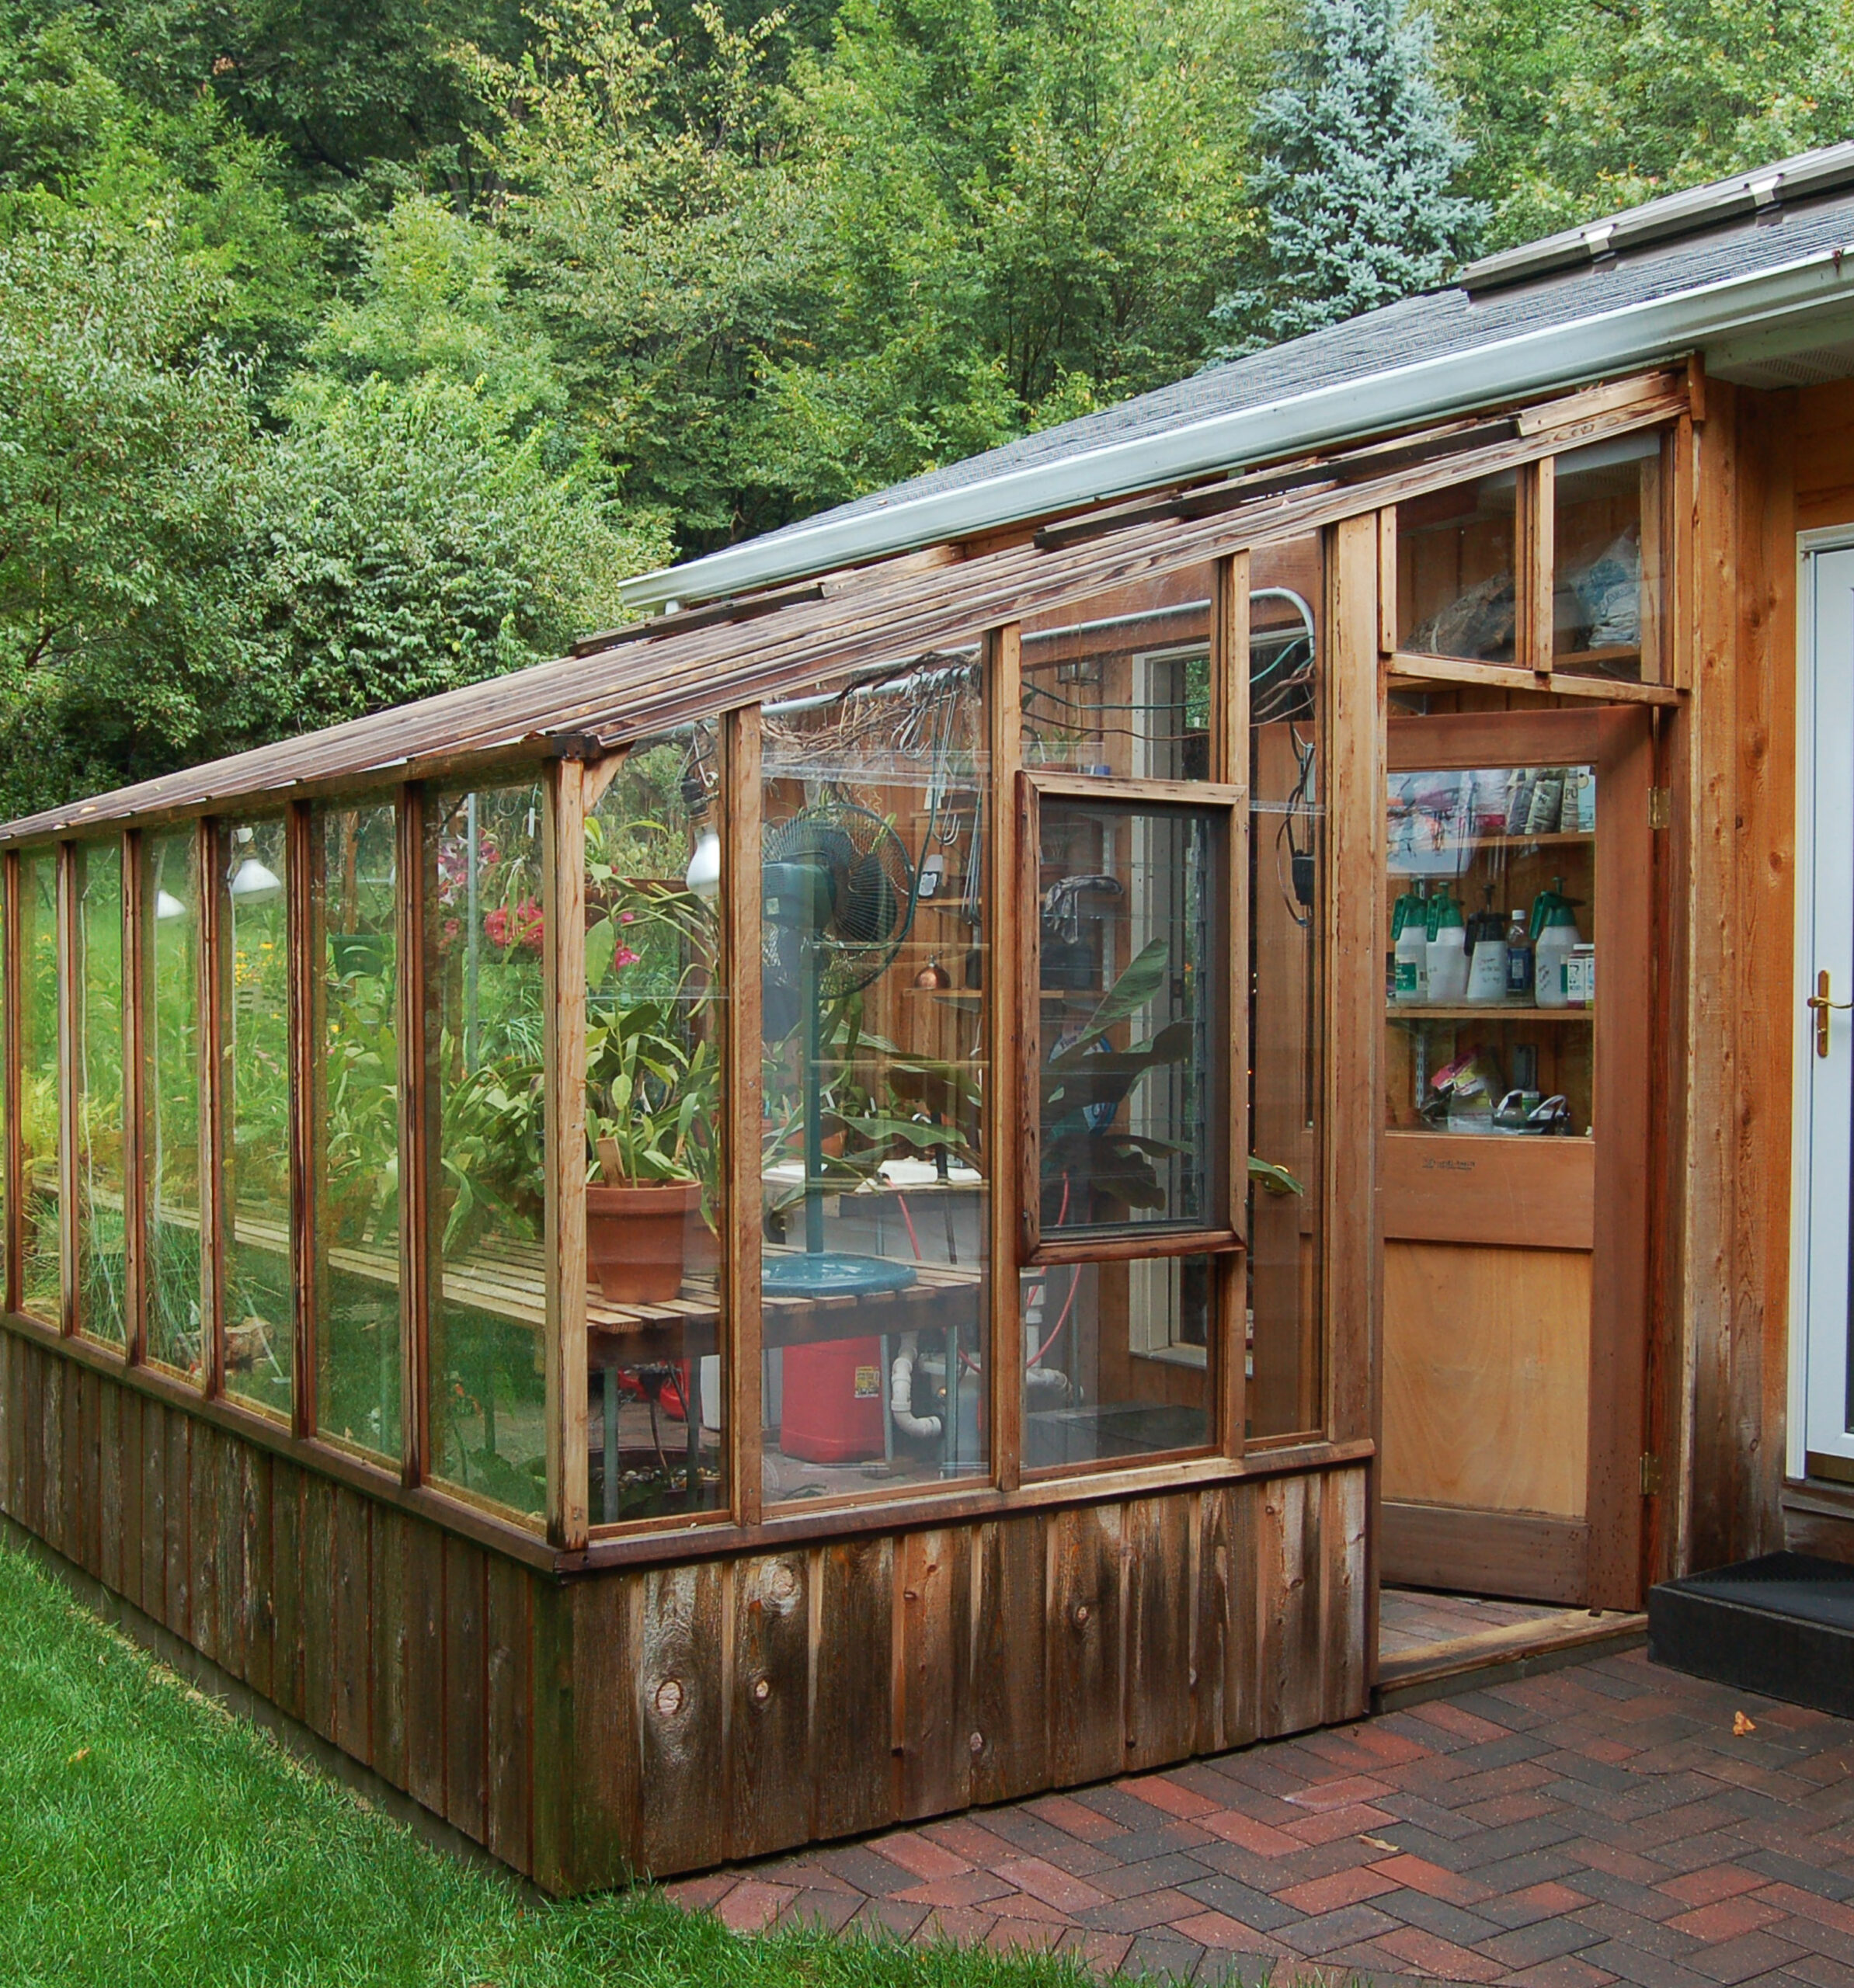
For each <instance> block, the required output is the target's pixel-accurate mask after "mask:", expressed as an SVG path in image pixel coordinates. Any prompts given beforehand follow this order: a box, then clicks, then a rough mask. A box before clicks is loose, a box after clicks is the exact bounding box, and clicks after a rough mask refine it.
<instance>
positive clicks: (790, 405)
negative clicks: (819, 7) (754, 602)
mask: <svg viewBox="0 0 1854 1988" xmlns="http://www.w3.org/2000/svg"><path fill="white" fill-rule="evenodd" d="M1272 38H1273V33H1272V24H1271V12H1270V10H1269V9H1268V8H1266V7H1264V5H1261V4H1259V0H1122V3H1121V4H1118V5H1114V6H1101V5H1094V4H1090V0H1028V4H1021V5H1006V4H1002V0H846V4H845V5H844V8H843V10H842V12H841V13H840V16H839V17H838V21H837V32H836V36H835V40H834V41H833V45H832V47H831V49H830V51H829V53H828V54H827V55H826V56H823V57H818V58H816V59H814V60H812V61H809V62H801V63H800V64H798V67H797V68H796V69H795V75H794V94H795V99H796V109H795V118H796V119H797V120H798V128H799V130H800V133H801V134H802V158H803V161H804V171H805V176H806V183H807V184H808V185H809V186H810V187H811V189H812V192H813V196H814V198H815V200H816V208H817V213H818V217H819V218H818V252H817V255H816V260H815V262H814V263H813V265H812V272H811V273H812V277H813V284H812V290H811V292H810V294H809V298H808V300H807V304H806V308H805V312H804V318H803V327H804V332H805V336H804V337H803V339H802V340H799V341H795V342H794V343H793V345H792V346H791V350H790V353H789V355H788V356H785V357H784V358H781V359H779V360H775V361H774V362H772V363H769V364H768V366H767V369H766V372H765V383H766V386H767V390H768V392H769V396H770V400H771V403H772V405H771V407H770V410H769V420H770V425H769V440H770V442H771V443H772V444H773V446H774V449H775V450H776V451H777V454H776V455H775V457H774V458H773V461H772V465H771V466H772V467H773V468H774V471H775V472H776V473H777V475H778V477H779V478H780V480H781V481H783V482H784V485H785V487H786V488H788V490H789V491H790V492H791V493H792V496H793V499H794V501H795V502H796V503H798V504H802V502H804V501H805V499H807V498H809V499H811V501H812V502H816V501H817V500H818V499H826V500H834V499H840V498H843V497H846V496H849V495H854V494H856V493H857V492H861V491H863V490H867V489H869V488H873V487H875V486H876V485H880V484H882V483H884V482H887V481H891V480H893V479H896V478H902V477H906V476H909V475H912V474H914V473H916V472H917V471H920V470H921V469H924V468H927V467H930V466H932V465H933V464H935V463H938V462H943V461H950V460H954V459H956V458H957V457H959V456H962V455H964V454H968V453H969V452H971V451H972V450H978V449H982V448H986V447H990V446H992V445H993V444H994V443H998V442H1001V441H1004V440H1009V439H1010V437H1011V436H1014V435H1017V434H1021V433H1024V431H1025V430H1026V429H1031V428H1034V427H1037V426H1044V425H1047V424H1048V423H1049V422H1054V421H1059V420H1063V419H1066V418H1068V417H1069V416H1070V415H1074V414H1080V413H1085V412H1088V411H1089V410H1090V408H1093V407H1094V406H1096V405H1101V404H1104V403H1105V402H1107V401H1111V400H1114V399H1117V398H1120V397H1121V396H1122V395H1123V394H1127V393H1132V392H1138V391H1141V390H1143V389H1144V388H1148V387H1152V386H1156V385H1158V384H1161V383H1162V382H1164V381H1170V380H1172V379H1175V378H1176V377H1177V376H1178V375H1179V374H1181V373H1182V372H1185V371H1188V370H1189V369H1190V368H1191V367H1193V366H1194V365H1195V364H1196V363H1198V362H1199V361H1200V360H1202V357H1203V356H1204V351H1205V315H1206V313H1207V311H1208V310H1209V307H1210V304H1211V303H1212V301H1213V299H1214V296H1215V290H1214V282H1215V279H1214V276H1213V275H1212V272H1213V271H1215V270H1217V269H1223V268H1226V267H1227V266H1228V265H1229V262H1230V259H1231V258H1232V256H1233V255H1234V253H1235V252H1236V250H1237V246H1238V245H1239V244H1240V241H1241V239H1242V237H1243V233H1244V199H1245V196H1244V184H1243V182H1244V170H1245V168H1246V166H1247V163H1248V157H1249V154H1248V143H1247V127H1248V123H1249V109H1248V107H1249V105H1250V103H1251V102H1252V101H1253V98H1254V93H1255V92H1256V90H1257V89H1258V88H1259V87H1260V84H1261V78H1262V75H1263V73H1264V61H1265V59H1266V55H1267V52H1268V47H1269V46H1270V45H1271V41H1272Z"/></svg>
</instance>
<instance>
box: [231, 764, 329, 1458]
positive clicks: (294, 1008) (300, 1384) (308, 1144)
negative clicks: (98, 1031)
mask: <svg viewBox="0 0 1854 1988" xmlns="http://www.w3.org/2000/svg"><path fill="white" fill-rule="evenodd" d="M227 855H228V858H229V855H230V852H229V850H228V852H227ZM319 855H320V851H319V850H318V848H317V847H316V836H315V810H314V808H313V807H312V805H311V804H310V803H309V802H308V801H296V802H294V803H292V804H291V806H290V811H289V813H288V815H287V817H286V818H285V825H284V861H283V891H284V899H285V902H286V904H287V907H288V909H287V918H286V921H285V924H284V928H283V930H284V947H285V950H286V951H287V954H288V960H289V991H288V1029H289V1044H290V1284H291V1289H292V1292H293V1305H292V1319H291V1323H292V1326H293V1328H294V1333H295V1337H296V1353H295V1367H294V1373H293V1375H292V1376H291V1386H290V1429H291V1430H292V1432H293V1433H294V1434H296V1435H297V1436H304V1437H306V1436H311V1435H313V1434H315V1410H316V1385H315V1382H316V1373H315V1362H316V1346H315V1326H316V1318H315V1309H316V1287H317V1284H318V1276H317V1271H318V1254H317V1250H316V1246H315V1209H316V1204H317V1202H318V1198H319V1196H318V1187H317V1182H316V1177H315V1176H316V1153H317V1149H318V1142H317V1138H316V1133H317V1131H318V1126H317V1118H318V1112H317V1108H316V1100H317V1097H318V1090H319V1086H318V1083H317V1078H318V1075H319V1072H318V1067H317V1065H318V1062H319V1060H320V1058H321V1055H322V973H321V971H320V968H321V961H320V960H319V959H318V958H317V956H316V949H315V874H316V864H317V860H318V857H319ZM228 966H229V962H228ZM220 984H221V987H222V988H224V989H225V991H226V993H227V995H228V996H229V994H230V988H229V986H228V984H227V982H226V981H225V980H224V979H223V978H221V983H220Z"/></svg>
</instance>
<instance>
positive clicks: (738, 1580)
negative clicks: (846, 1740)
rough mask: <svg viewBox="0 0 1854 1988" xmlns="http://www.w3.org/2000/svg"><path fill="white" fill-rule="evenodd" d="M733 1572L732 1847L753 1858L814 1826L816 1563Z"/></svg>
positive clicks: (752, 1566) (769, 1561)
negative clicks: (812, 1594)
mask: <svg viewBox="0 0 1854 1988" xmlns="http://www.w3.org/2000/svg"><path fill="white" fill-rule="evenodd" d="M733 1575H734V1582H733V1590H734V1592H733V1646H734V1648H733V1698H732V1705H731V1706H730V1708H729V1747H728V1750H729V1763H728V1764H729V1774H730V1781H731V1785H730V1801H729V1817H728V1844H729V1854H730V1855H735V1856H753V1855H754V1854H757V1852H758V1850H759V1847H760V1845H762V1844H769V1843H781V1844H795V1843H802V1842H803V1841H804V1840H805V1835H806V1833H807V1831H808V1830H809V1826H810V1820H811V1775H812V1759H811V1730H810V1712H811V1645H810V1605H809V1576H810V1559H809V1555H806V1554H804V1553H802V1552H796V1553H779V1554H773V1555H765V1556H762V1557H758V1558H756V1559H749V1560H742V1561H740V1562H737V1563H736V1566H735V1567H734V1569H733Z"/></svg>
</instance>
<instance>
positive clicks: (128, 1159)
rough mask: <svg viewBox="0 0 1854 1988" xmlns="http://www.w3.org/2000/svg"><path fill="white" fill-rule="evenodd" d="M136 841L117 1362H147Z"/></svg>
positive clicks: (141, 925) (129, 884)
mask: <svg viewBox="0 0 1854 1988" xmlns="http://www.w3.org/2000/svg"><path fill="white" fill-rule="evenodd" d="M141 862H142V838H141V831H140V830H139V829H127V830H126V831H125V832H124V833H123V838H122V1034H123V1045H122V1060H123V1071H122V1115H123V1128H122V1130H123V1142H122V1156H123V1177H122V1221H123V1358H124V1359H125V1360H127V1362H128V1363H129V1364H130V1366H131V1367H133V1366H134V1365H135V1364H137V1362H138V1361H142V1360H144V1359H145V1358H146V1357H148V1141H147V1138H146V1136H145V1135H146V1131H147V1128H148V958H147V950H148V937H149V934H150V933H151V931H152V930H153V927H152V926H151V925H150V924H148V923H146V922H145V921H144V917H143V912H144V905H143V900H142V888H141Z"/></svg>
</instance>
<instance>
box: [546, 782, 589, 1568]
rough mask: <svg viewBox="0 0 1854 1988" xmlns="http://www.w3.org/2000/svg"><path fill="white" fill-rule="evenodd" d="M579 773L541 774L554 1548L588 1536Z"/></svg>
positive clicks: (582, 794) (582, 799)
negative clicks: (543, 780) (543, 788)
mask: <svg viewBox="0 0 1854 1988" xmlns="http://www.w3.org/2000/svg"><path fill="white" fill-rule="evenodd" d="M585 779H586V770H585V767H584V765H583V763H581V762H580V761H579V760H577V759H562V760H557V761H555V763H553V764H552V765H551V766H549V767H548V770H547V774H546V807H545V809H544V814H545V817H546V835H545V843H544V855H543V858H542V871H543V890H542V902H543V903H544V905H546V907H547V931H548V942H547V944H545V945H544V947H543V949H542V954H541V958H542V962H543V968H542V971H543V979H542V1000H543V1005H544V1010H545V1020H546V1042H547V1051H546V1059H545V1079H544V1080H545V1083H546V1086H547V1107H546V1121H547V1132H546V1152H547V1179H546V1183H545V1199H546V1218H545V1224H546V1225H545V1231H544V1234H545V1239H546V1241H545V1249H544V1257H545V1262H546V1276H547V1322H546V1326H545V1329H544V1338H543V1341H542V1348H541V1361H542V1368H543V1372H544V1376H545V1384H546V1395H547V1407H546V1413H547V1533H548V1539H549V1540H550V1541H551V1542H552V1544H553V1545H555V1546H557V1547H561V1548H566V1549H569V1550H571V1549H574V1548H580V1547H583V1546H584V1545H586V1540H587V1538H588V1537H589V1531H590V1527H589V1518H588V1513H587V1510H586V1507H587V1503H588V1480H587V1466H586V1371H587V1361H586V791H585Z"/></svg>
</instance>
